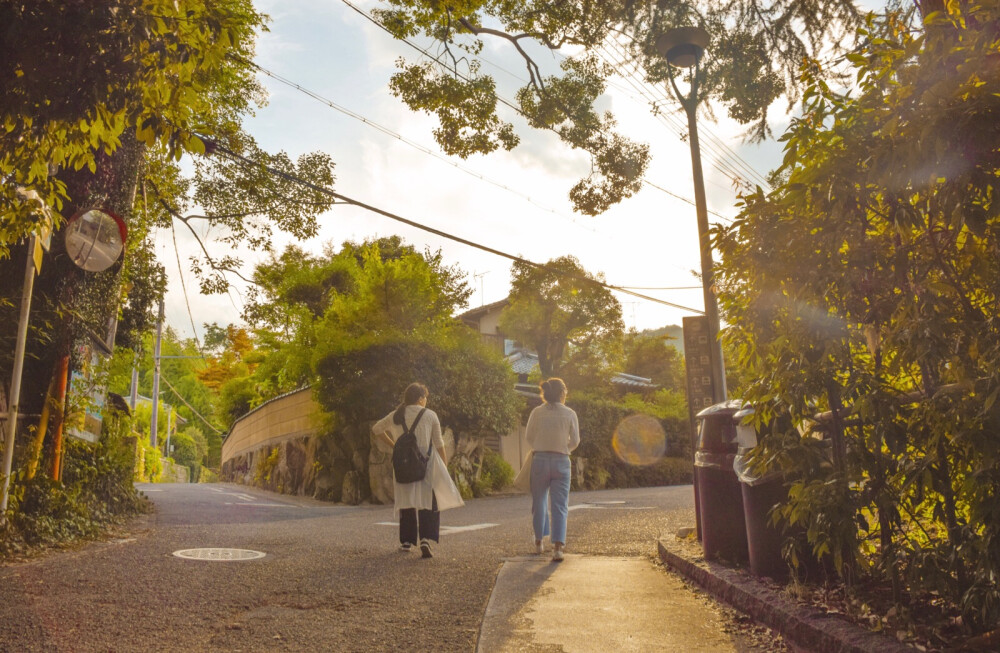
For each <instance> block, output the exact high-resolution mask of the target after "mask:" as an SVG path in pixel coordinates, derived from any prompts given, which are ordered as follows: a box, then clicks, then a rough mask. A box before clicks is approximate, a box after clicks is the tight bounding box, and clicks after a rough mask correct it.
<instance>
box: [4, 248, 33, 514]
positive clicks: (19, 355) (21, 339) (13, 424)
mask: <svg viewBox="0 0 1000 653" xmlns="http://www.w3.org/2000/svg"><path fill="white" fill-rule="evenodd" d="M35 242H36V237H35V236H32V237H31V239H30V240H29V241H28V255H27V265H26V266H25V268H24V286H23V288H22V290H21V317H20V319H19V321H18V323H17V344H16V345H15V347H14V371H13V374H11V380H10V396H9V397H8V399H7V433H6V436H7V437H6V438H5V439H4V448H3V489H2V490H0V524H3V523H5V522H6V521H7V516H6V515H7V499H8V497H9V496H10V474H11V470H12V469H13V467H14V435H15V433H16V432H17V410H18V404H20V402H21V373H22V372H23V371H24V346H25V343H26V342H27V340H28V316H29V315H30V313H31V293H32V291H33V290H34V289H35V261H34V251H35Z"/></svg>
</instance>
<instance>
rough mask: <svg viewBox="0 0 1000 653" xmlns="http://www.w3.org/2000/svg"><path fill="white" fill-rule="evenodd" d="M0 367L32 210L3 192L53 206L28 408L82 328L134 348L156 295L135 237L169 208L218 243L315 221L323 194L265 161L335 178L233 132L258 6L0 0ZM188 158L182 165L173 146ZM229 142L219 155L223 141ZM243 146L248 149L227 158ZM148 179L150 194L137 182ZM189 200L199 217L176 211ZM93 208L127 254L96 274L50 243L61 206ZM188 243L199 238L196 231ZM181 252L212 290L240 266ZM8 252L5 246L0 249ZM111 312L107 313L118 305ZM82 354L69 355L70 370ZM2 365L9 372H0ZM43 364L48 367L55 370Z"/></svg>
mask: <svg viewBox="0 0 1000 653" xmlns="http://www.w3.org/2000/svg"><path fill="white" fill-rule="evenodd" d="M0 23H2V24H3V25H4V26H5V28H4V30H3V33H2V34H0V59H2V60H3V61H4V62H5V64H8V65H5V66H4V67H3V70H0V80H2V81H3V83H4V88H5V89H6V92H5V93H4V95H3V98H0V121H2V124H3V127H4V128H3V129H0V175H2V176H3V178H4V181H5V183H4V184H2V185H0V318H3V319H0V325H2V327H0V351H2V352H3V353H4V355H3V356H0V373H2V376H3V378H4V379H7V378H10V374H9V368H10V353H11V352H13V351H14V347H13V340H14V337H15V333H16V325H17V318H16V312H15V308H16V306H17V302H16V301H15V298H17V297H18V296H19V295H20V292H21V278H22V275H21V273H20V271H21V270H23V265H24V263H23V261H24V260H25V258H26V256H27V254H28V252H27V243H24V244H21V245H18V244H16V243H18V241H19V240H21V239H22V237H24V236H25V235H27V234H29V233H32V232H35V231H38V229H39V226H40V225H39V219H38V215H37V213H38V210H37V209H38V207H37V206H29V205H28V204H26V203H25V202H24V201H22V200H21V199H19V196H17V194H16V192H15V191H16V189H17V188H18V187H24V188H27V189H30V190H34V191H37V192H38V193H39V194H40V196H41V197H42V200H43V202H44V203H45V204H47V205H48V206H50V207H51V208H52V209H53V210H54V212H55V225H54V226H55V228H56V235H55V237H54V238H53V249H52V252H51V254H50V255H48V256H46V263H45V265H44V267H43V271H42V274H41V275H39V276H38V278H37V280H36V283H35V291H34V300H33V301H34V306H33V309H34V310H33V313H32V330H31V332H30V334H29V338H28V343H29V349H28V356H27V362H26V365H25V371H24V381H23V383H22V409H23V410H24V412H25V413H28V414H30V413H38V412H39V409H40V406H41V404H42V402H43V400H44V397H45V394H46V388H47V387H49V385H50V382H49V378H50V376H51V375H53V374H57V373H58V370H60V369H64V368H65V366H61V364H60V361H61V360H62V359H63V358H65V357H66V356H68V355H69V354H70V353H71V352H74V351H77V347H75V345H77V344H86V342H87V340H88V339H89V334H91V333H92V334H96V335H98V336H99V337H100V338H101V339H105V338H107V339H108V340H109V342H110V340H111V339H110V337H109V334H110V333H115V329H114V328H113V327H111V328H109V325H113V324H115V323H116V318H119V317H120V319H119V320H118V321H117V325H118V328H117V338H118V340H117V341H118V342H119V343H120V344H122V345H125V346H129V347H131V348H133V349H136V350H138V349H140V348H141V345H142V341H143V339H142V334H143V333H144V332H147V331H148V329H149V327H150V325H151V324H152V321H153V316H152V311H151V308H152V307H153V306H154V305H155V303H156V301H157V299H159V298H160V297H162V295H163V292H164V286H165V282H164V275H163V270H162V267H161V266H160V265H159V263H157V262H156V260H155V255H154V253H153V250H152V244H151V243H150V240H149V238H148V235H149V233H150V229H151V228H153V227H154V226H159V227H164V228H171V229H172V227H173V221H174V220H175V219H176V220H178V221H179V224H182V225H187V226H189V227H190V225H191V223H192V221H195V220H200V221H204V222H207V223H208V225H209V226H212V227H218V229H217V230H216V231H215V233H216V234H218V235H219V237H220V239H221V240H222V241H223V244H224V245H225V246H226V247H227V248H228V249H230V250H237V249H238V248H239V247H241V246H243V245H245V244H249V245H250V246H253V247H254V248H255V249H259V250H261V249H262V250H264V251H266V250H267V248H268V247H269V243H270V235H271V229H272V228H280V229H285V230H287V231H289V232H290V233H293V234H294V235H296V236H299V237H305V236H308V235H310V234H311V233H313V232H314V231H315V215H316V214H317V213H319V212H321V211H323V210H325V208H328V207H329V206H330V205H331V204H332V200H331V199H330V198H329V197H327V196H325V195H323V194H322V193H318V192H315V191H310V192H304V191H301V189H299V190H300V192H298V193H297V194H296V193H295V192H291V191H292V189H291V187H290V183H289V182H287V180H285V179H283V178H281V177H280V176H276V175H274V174H272V173H271V172H270V171H268V170H266V169H265V167H264V166H265V165H267V166H269V167H270V168H275V169H278V170H281V171H284V172H293V173H295V174H297V175H299V176H304V177H307V178H308V179H310V181H312V182H314V183H316V184H317V185H322V186H328V185H330V184H331V183H332V181H333V175H332V163H331V162H330V161H329V159H328V157H325V156H324V155H320V154H312V155H304V156H302V157H300V158H299V160H298V162H297V163H293V162H292V161H291V160H290V159H289V157H287V155H284V154H283V153H279V154H275V155H271V154H267V153H264V152H261V151H260V149H259V148H257V146H256V145H255V143H254V142H253V140H252V139H251V138H249V136H247V135H246V134H244V133H242V132H241V130H240V123H241V121H242V118H243V117H244V116H245V115H247V114H248V113H250V112H251V111H252V109H253V106H254V105H255V104H256V103H259V102H260V101H262V100H263V99H264V95H263V92H262V89H261V87H260V85H259V84H258V82H257V81H256V78H255V76H254V73H253V71H252V70H251V69H250V68H249V67H248V65H247V64H246V63H245V62H246V61H247V60H249V59H251V58H252V57H253V49H254V42H255V38H256V33H257V31H258V30H260V29H263V28H264V25H265V17H264V16H263V15H261V14H259V13H257V12H256V11H255V10H254V9H253V6H252V4H251V2H250V1H249V0H221V1H219V2H204V1H203V0H180V1H178V2H174V0H115V1H113V2H103V3H88V2H72V3H65V2H53V1H50V0H43V1H42V2H32V3H4V4H3V5H2V6H0ZM213 151H215V152H219V153H225V156H222V157H220V156H215V157H211V158H198V159H195V161H194V165H193V169H194V174H193V175H192V176H191V177H190V178H185V177H184V175H183V174H182V173H181V170H180V168H179V167H178V163H177V161H178V160H179V159H180V157H181V156H182V155H183V154H184V153H187V154H191V155H196V156H199V157H200V155H204V154H210V153H211V152H213ZM229 153H233V154H229ZM240 155H242V156H245V157H246V158H247V159H249V160H250V162H247V161H243V160H238V159H234V158H233V156H240ZM147 191H152V192H151V193H150V192H147ZM193 205H198V206H200V207H202V208H203V209H204V215H197V216H196V215H185V212H186V211H187V210H188V208H189V207H190V206H193ZM94 206H101V207H104V208H106V209H109V210H111V211H113V212H115V213H117V214H118V215H120V216H121V217H122V218H123V220H124V221H125V223H126V224H127V226H128V240H127V242H126V248H125V254H124V256H123V257H122V259H121V261H120V262H119V263H116V264H115V265H113V266H112V267H111V268H110V269H109V270H107V271H105V272H101V273H84V272H83V271H81V270H79V269H77V268H76V267H75V266H74V265H73V264H72V263H71V261H70V258H69V257H67V256H64V255H63V254H64V253H65V248H64V246H63V242H62V239H61V233H60V228H61V226H62V225H63V222H64V220H63V218H64V217H67V216H71V215H73V214H74V213H76V212H77V211H78V210H79V209H83V208H91V207H94ZM199 242H201V241H200V240H199ZM203 249H204V256H202V257H199V258H198V259H196V260H195V261H193V265H194V268H195V271H196V272H197V273H198V274H199V276H200V279H201V282H202V288H203V289H204V290H206V291H222V290H224V289H225V288H226V286H227V281H226V276H225V275H226V274H239V269H238V267H239V259H238V257H237V255H236V254H233V253H230V254H224V255H221V256H213V255H212V254H211V251H210V248H209V247H208V246H206V244H205V243H203ZM8 256H9V258H8ZM119 309H121V310H119ZM80 363H81V361H75V360H74V361H71V367H78V366H79V364H80ZM4 370H7V371H4ZM54 371H55V372H54Z"/></svg>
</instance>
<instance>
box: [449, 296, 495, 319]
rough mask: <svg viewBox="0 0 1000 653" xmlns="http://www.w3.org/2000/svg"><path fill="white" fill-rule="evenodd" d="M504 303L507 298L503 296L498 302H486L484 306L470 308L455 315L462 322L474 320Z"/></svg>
mask: <svg viewBox="0 0 1000 653" xmlns="http://www.w3.org/2000/svg"><path fill="white" fill-rule="evenodd" d="M506 305H507V299H506V298H504V299H501V300H500V301H498V302H493V303H492V304H486V305H485V306H480V307H478V308H471V309H469V310H467V311H466V312H464V313H459V314H458V316H457V317H458V319H460V320H462V321H463V322H476V321H478V320H479V318H480V317H482V316H483V315H486V314H487V313H489V312H490V311H492V310H494V309H497V308H503V307H504V306H506Z"/></svg>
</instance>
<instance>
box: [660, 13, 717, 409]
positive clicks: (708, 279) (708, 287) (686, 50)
mask: <svg viewBox="0 0 1000 653" xmlns="http://www.w3.org/2000/svg"><path fill="white" fill-rule="evenodd" d="M708 41H709V36H708V32H706V31H705V30H704V29H702V28H700V27H675V28H673V29H671V30H669V31H667V32H666V33H664V34H661V35H659V36H658V37H656V44H655V45H656V50H657V52H659V53H660V55H661V56H663V57H665V58H666V60H667V62H668V63H669V64H670V65H669V66H667V71H668V74H669V75H670V86H671V88H672V89H673V92H674V95H675V96H676V98H677V101H678V102H680V104H681V106H682V107H684V112H685V113H686V114H687V121H688V142H689V143H690V145H691V172H692V176H693V177H694V203H695V209H696V212H697V214H698V241H699V245H700V250H701V283H702V293H703V294H704V298H705V317H706V321H707V322H708V340H709V349H710V357H711V367H712V398H713V401H715V402H716V403H718V402H721V401H725V400H726V368H725V363H724V362H723V360H722V345H721V343H720V342H719V305H718V302H716V299H715V293H714V292H713V290H712V286H713V285H714V282H715V275H714V273H713V271H712V244H711V241H710V240H709V236H708V207H707V205H706V202H705V177H704V174H703V173H702V169H701V148H700V146H699V144H698V122H697V112H698V64H699V62H700V61H701V57H702V55H703V54H704V53H705V48H706V47H708ZM675 67H676V68H692V67H693V70H692V71H691V88H690V91H689V93H688V94H687V95H684V94H683V93H681V91H680V88H678V86H677V81H676V80H675V79H674V74H673V69H674V68H675Z"/></svg>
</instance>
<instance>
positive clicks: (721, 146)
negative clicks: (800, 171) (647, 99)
mask: <svg viewBox="0 0 1000 653" xmlns="http://www.w3.org/2000/svg"><path fill="white" fill-rule="evenodd" d="M612 43H613V44H614V47H615V50H616V51H617V52H618V53H619V56H621V57H622V58H623V59H627V58H628V49H627V47H626V45H625V44H623V43H622V42H621V41H619V40H617V39H614V40H612ZM623 63H624V62H623ZM638 70H639V66H638V63H636V64H635V71H633V72H632V73H630V75H632V74H635V73H637V72H638ZM639 83H640V84H641V85H643V86H646V87H648V88H649V93H650V94H651V95H652V94H656V95H658V96H659V97H661V98H662V99H664V100H667V101H668V102H670V101H671V98H670V94H669V93H668V92H667V91H665V90H663V89H661V88H659V87H657V86H652V85H649V84H648V83H646V82H645V80H640V81H639ZM643 95H644V96H645V93H643ZM657 104H658V103H655V102H654V103H653V105H654V106H657ZM699 131H704V132H705V135H706V138H705V140H706V141H710V142H711V143H712V144H713V145H714V146H715V147H716V148H718V149H717V150H716V151H717V152H718V156H721V157H723V158H727V159H730V160H731V161H732V163H733V164H734V165H735V166H736V167H738V168H740V169H742V170H743V172H744V173H745V174H747V175H749V176H750V177H756V178H757V180H758V181H760V182H762V183H763V184H764V185H765V186H767V185H768V181H767V179H766V178H765V177H764V176H763V175H762V174H760V173H759V172H757V170H756V168H754V167H753V166H752V165H751V164H750V163H749V162H748V161H747V160H746V159H744V158H743V157H742V156H740V154H739V153H738V152H736V151H735V150H733V149H732V148H731V147H730V146H729V144H728V143H726V141H725V140H724V139H722V138H719V137H718V136H717V135H716V134H715V133H714V132H713V131H712V130H711V129H710V128H709V127H708V126H707V125H706V126H703V127H702V129H700V130H699ZM720 150H721V151H720Z"/></svg>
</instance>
